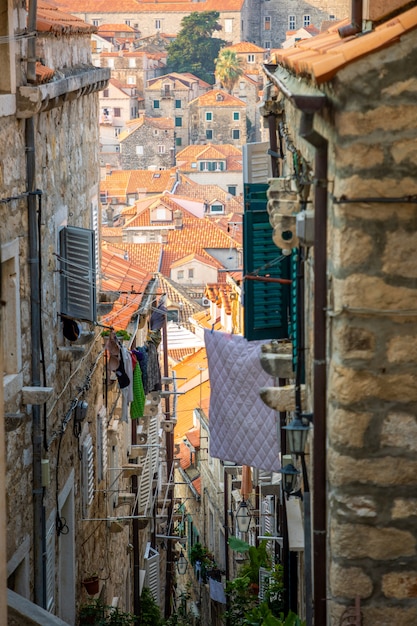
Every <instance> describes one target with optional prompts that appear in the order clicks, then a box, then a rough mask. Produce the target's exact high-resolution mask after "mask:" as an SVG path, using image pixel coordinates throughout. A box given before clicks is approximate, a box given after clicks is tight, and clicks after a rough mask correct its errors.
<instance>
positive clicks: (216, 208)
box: [210, 202, 224, 213]
mask: <svg viewBox="0 0 417 626" xmlns="http://www.w3.org/2000/svg"><path fill="white" fill-rule="evenodd" d="M210 213H224V205H223V204H222V203H221V202H213V204H211V205H210Z"/></svg>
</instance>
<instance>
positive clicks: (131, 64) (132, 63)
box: [129, 57, 136, 83]
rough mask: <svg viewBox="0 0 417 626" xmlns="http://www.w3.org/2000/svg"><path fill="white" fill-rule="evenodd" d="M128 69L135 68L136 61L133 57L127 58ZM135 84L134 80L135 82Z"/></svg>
mask: <svg viewBox="0 0 417 626" xmlns="http://www.w3.org/2000/svg"><path fill="white" fill-rule="evenodd" d="M129 67H136V59H135V57H130V58H129ZM135 83H136V80H135Z"/></svg>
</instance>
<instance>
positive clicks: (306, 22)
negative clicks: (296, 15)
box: [303, 15, 310, 27]
mask: <svg viewBox="0 0 417 626" xmlns="http://www.w3.org/2000/svg"><path fill="white" fill-rule="evenodd" d="M303 26H304V27H306V26H310V16H309V15H303Z"/></svg>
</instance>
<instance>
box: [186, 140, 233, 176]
mask: <svg viewBox="0 0 417 626" xmlns="http://www.w3.org/2000/svg"><path fill="white" fill-rule="evenodd" d="M212 146H213V144H207V145H191V146H187V147H186V148H184V149H183V150H181V151H180V152H178V154H177V157H176V160H177V167H178V169H179V170H180V171H185V172H192V171H195V167H194V168H192V167H191V164H192V163H195V162H197V161H201V160H204V159H205V158H208V157H207V156H206V155H207V152H206V151H207V150H208V149H209V148H210V147H212ZM214 147H215V149H216V151H217V154H218V156H217V157H216V158H217V159H221V160H224V159H226V170H227V171H229V172H230V171H235V172H241V171H242V151H241V150H240V149H239V148H236V147H235V146H232V145H231V144H219V145H215V146H214ZM220 155H221V156H220Z"/></svg>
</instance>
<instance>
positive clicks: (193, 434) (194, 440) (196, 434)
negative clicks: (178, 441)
mask: <svg viewBox="0 0 417 626" xmlns="http://www.w3.org/2000/svg"><path fill="white" fill-rule="evenodd" d="M185 436H186V437H187V439H188V441H189V442H190V443H191V445H192V446H193V448H195V449H196V450H199V448H200V429H199V428H191V430H189V431H188V432H186V433H185Z"/></svg>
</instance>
